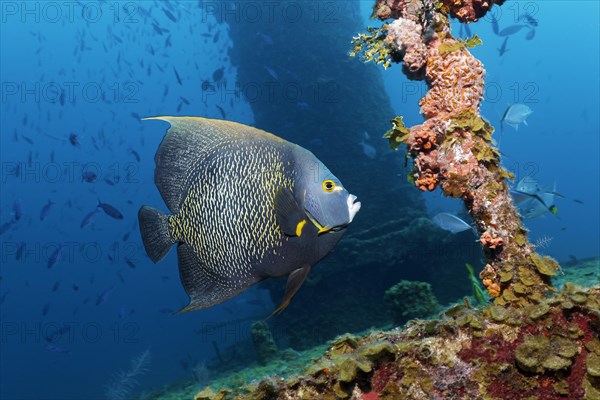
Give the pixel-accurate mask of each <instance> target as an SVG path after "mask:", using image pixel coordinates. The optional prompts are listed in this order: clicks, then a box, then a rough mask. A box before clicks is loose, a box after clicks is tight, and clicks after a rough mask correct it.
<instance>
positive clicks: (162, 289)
mask: <svg viewBox="0 0 600 400" xmlns="http://www.w3.org/2000/svg"><path fill="white" fill-rule="evenodd" d="M198 3H199V2H176V1H173V0H172V1H170V2H168V3H165V4H168V5H161V4H159V3H153V2H140V3H137V2H89V3H84V4H85V7H83V6H82V4H81V3H69V2H64V3H63V2H27V3H23V2H8V1H6V2H2V3H0V6H1V7H2V10H1V11H2V14H1V17H2V21H1V38H0V43H1V55H0V69H1V81H2V91H1V96H2V104H1V109H2V118H1V120H2V121H1V137H0V144H1V148H0V157H1V167H2V170H1V179H2V181H1V184H2V191H1V205H0V223H2V224H4V223H9V222H10V221H11V220H13V219H14V217H15V216H14V204H15V203H18V204H20V206H21V207H22V212H23V216H22V217H21V219H20V220H18V221H16V222H14V223H12V224H11V226H10V228H8V230H7V231H6V232H4V233H3V234H2V236H1V237H0V238H1V240H2V249H1V263H2V267H1V271H0V275H1V277H2V280H1V281H0V298H1V300H2V301H1V309H0V318H1V323H0V346H1V352H0V397H1V398H3V399H96V398H104V387H105V385H106V384H107V382H109V381H110V379H111V377H112V376H113V375H114V374H115V373H116V372H117V371H119V370H127V369H128V368H129V363H130V360H131V359H132V358H133V357H136V356H139V355H140V354H142V353H143V352H144V351H146V350H149V353H150V354H151V361H150V367H149V368H148V371H147V373H145V374H143V375H141V376H140V378H139V384H138V385H137V386H136V390H135V391H139V390H149V389H151V388H157V387H160V386H162V385H165V384H169V383H173V382H175V381H177V380H180V379H184V378H189V376H190V372H189V370H186V369H185V368H184V366H183V365H182V360H184V362H183V364H185V363H189V364H195V363H197V362H201V361H202V360H207V359H210V358H211V357H213V356H214V347H213V341H215V342H218V344H219V346H220V347H221V348H226V347H227V346H228V345H230V344H232V343H234V342H236V341H239V340H242V339H245V338H247V337H248V323H247V322H235V321H236V320H243V319H245V318H246V317H249V316H252V315H255V316H257V317H262V316H264V311H263V310H262V308H261V307H257V306H256V303H257V301H256V300H257V299H258V300H259V301H258V303H261V302H262V303H264V304H266V306H267V307H268V308H269V309H272V305H271V304H270V303H269V302H270V301H269V300H268V299H267V295H266V293H265V291H262V290H260V289H251V290H250V291H248V292H246V293H244V294H243V295H242V296H240V297H238V298H236V299H233V300H232V301H230V302H228V303H226V304H224V305H219V306H216V307H214V308H211V309H208V310H204V311H201V312H193V313H187V314H183V315H177V316H173V315H171V313H172V311H176V310H178V309H179V308H181V307H183V306H184V305H185V304H186V303H187V297H186V295H185V292H184V291H183V289H182V287H181V285H180V283H179V278H178V272H177V268H176V256H175V254H174V252H171V253H170V254H169V255H168V256H167V258H166V259H165V260H164V261H163V262H161V263H160V264H159V265H154V264H152V263H151V262H150V260H149V259H148V258H147V257H146V255H145V253H144V250H143V247H142V244H141V239H140V236H139V233H138V229H137V221H136V219H137V210H138V208H139V207H140V205H142V204H150V205H155V206H159V205H160V206H161V207H162V204H163V203H162V200H161V198H160V196H159V194H158V191H157V190H156V188H155V186H154V183H153V168H154V162H153V156H154V152H155V150H156V148H157V146H158V144H159V143H160V140H161V139H162V136H163V134H164V129H165V127H164V124H161V123H157V122H141V121H140V119H139V117H143V116H152V115H202V116H206V117H211V118H221V116H222V115H221V111H220V110H219V109H218V108H217V107H216V106H217V105H219V106H221V107H222V108H223V109H224V111H225V112H226V117H227V118H228V119H232V120H235V121H239V122H243V123H247V124H252V122H253V116H252V112H251V109H250V106H249V104H248V102H247V101H246V100H245V99H244V98H243V96H242V97H238V96H236V95H235V94H232V93H229V94H226V95H225V98H221V97H219V96H216V95H213V94H212V93H207V92H206V91H203V90H201V88H202V82H203V81H204V80H210V79H211V77H212V74H213V72H214V71H215V70H217V69H219V68H221V67H224V68H225V69H224V73H225V78H224V79H226V80H228V81H229V82H234V81H235V79H236V78H235V76H236V70H235V68H234V67H232V66H231V65H230V63H229V59H228V56H227V50H226V49H227V47H228V46H231V45H232V43H231V42H230V40H229V39H228V37H227V26H226V25H218V24H217V23H216V21H215V20H214V19H213V18H212V17H211V16H210V15H207V14H206V13H205V12H204V10H203V9H202V8H201V7H199V6H200V5H201V4H198ZM200 3H202V2H200ZM204 3H207V2H204ZM567 4H568V8H569V10H576V11H573V12H565V8H567ZM370 6H371V4H370V2H366V1H364V2H361V11H362V12H363V15H364V18H365V26H366V25H367V24H369V23H370V24H375V21H368V20H367V18H368V15H369V14H370V9H369V8H370ZM519 7H520V8H521V9H519ZM525 7H527V11H528V12H530V13H532V14H533V15H534V16H535V18H536V19H538V20H539V27H538V28H537V29H536V35H535V38H534V39H533V40H525V32H521V33H517V34H515V35H513V36H511V37H510V40H509V43H508V47H509V51H508V52H507V53H506V54H505V55H504V56H502V57H499V56H498V51H497V48H498V47H500V46H501V44H502V41H503V38H500V37H498V36H496V35H494V34H493V32H492V30H491V27H490V23H489V21H488V20H482V21H481V22H480V23H478V24H475V25H472V26H471V27H470V28H471V30H472V32H473V33H477V34H478V35H479V36H480V37H481V38H482V39H483V41H484V45H483V46H480V47H478V48H476V49H474V50H473V53H474V54H475V56H476V57H478V58H479V59H480V60H481V61H482V62H483V63H484V65H485V68H486V70H487V77H486V82H487V91H486V100H485V102H484V103H483V108H482V112H483V115H484V116H485V117H486V118H488V119H489V120H490V122H491V123H492V124H493V125H494V126H496V127H499V121H500V118H501V116H502V114H503V113H504V110H505V109H506V107H507V106H508V105H509V104H512V103H524V104H527V105H529V107H531V109H533V111H534V113H533V114H532V115H531V116H530V117H529V119H528V126H521V127H520V128H519V130H518V132H517V131H515V130H514V129H513V128H511V127H505V129H504V133H503V135H502V139H501V142H500V150H501V151H502V153H503V154H504V155H505V158H504V164H505V166H506V167H507V168H508V169H509V170H511V171H512V172H514V173H515V174H516V176H517V179H520V178H521V177H523V176H526V175H529V176H534V177H535V178H536V179H538V180H539V182H540V183H541V184H542V185H544V186H552V185H553V183H554V182H556V188H557V189H556V190H557V192H559V193H560V194H561V195H563V196H564V198H558V199H556V205H557V207H558V210H559V212H558V214H557V215H550V214H549V215H546V216H545V217H544V218H539V219H535V220H530V221H527V222H526V224H527V227H528V228H529V229H530V230H531V237H532V239H533V240H534V241H535V240H536V239H537V238H540V237H543V236H548V237H550V238H552V241H551V243H550V245H549V246H548V247H547V248H545V249H544V253H545V254H548V255H551V256H554V257H556V258H557V259H559V260H567V259H569V257H570V256H575V257H577V258H583V257H588V256H597V255H598V254H599V242H598V237H599V226H600V221H599V207H598V204H599V203H600V199H599V185H598V182H599V181H600V176H599V175H600V173H599V170H600V168H599V159H600V157H599V148H600V144H599V136H600V135H599V130H600V128H599V126H600V121H599V116H598V110H599V108H600V104H599V91H598V89H599V75H600V74H599V71H600V66H599V52H598V49H599V43H598V40H599V36H600V35H598V33H599V22H598V15H599V9H598V8H599V7H598V3H597V2H590V1H580V2H577V1H570V2H568V3H567V2H566V1H556V2H509V4H507V5H506V6H504V7H502V8H501V11H502V14H501V15H499V16H498V20H499V23H500V26H501V27H506V26H509V25H511V24H513V23H515V15H519V14H520V13H522V12H523V10H524V9H525ZM164 8H166V9H168V10H171V13H172V14H174V15H175V16H176V18H177V23H173V22H172V21H171V20H170V18H169V16H168V15H167V13H165V12H164V11H163V9H164ZM147 13H150V14H151V16H148V15H147ZM153 23H154V24H155V26H153ZM156 27H158V30H159V31H161V29H168V32H167V31H161V32H160V33H158V32H157V29H156ZM459 29H460V28H459V25H458V24H456V25H455V31H456V32H458V30H459ZM216 32H220V34H219V36H218V37H217V39H216V40H215V34H216ZM203 34H206V36H203ZM350 39H351V38H348V42H349V41H350ZM167 41H169V42H170V44H169V43H167ZM348 47H349V48H350V44H348ZM152 53H154V54H152ZM350 62H359V61H358V60H357V59H354V60H351V61H350ZM325 67H326V66H324V68H325ZM161 69H162V70H161ZM175 71H177V74H178V75H179V79H180V80H181V82H182V83H181V84H179V83H178V77H177V76H176V73H175ZM382 73H383V76H384V81H385V84H386V89H387V92H388V95H389V96H390V98H391V100H392V104H393V107H394V110H395V112H396V113H397V114H398V115H403V116H404V117H405V121H406V122H407V124H409V125H412V124H416V123H419V122H420V121H421V118H420V116H419V113H418V106H417V103H418V100H419V98H420V97H421V96H422V94H424V92H425V86H424V85H423V84H422V83H421V82H414V81H408V80H407V79H406V78H405V77H404V75H403V74H402V73H401V72H400V68H399V67H392V68H391V69H390V70H388V71H386V72H382ZM182 98H184V99H185V101H184V100H182ZM187 103H189V104H187ZM71 133H74V134H76V135H78V140H79V142H80V144H79V145H78V146H74V145H72V144H71V143H70V142H69V140H68V137H69V134H71ZM380 133H381V134H383V132H380ZM372 135H374V136H377V135H378V134H377V135H375V134H374V133H372ZM496 140H497V141H500V138H499V135H497V137H496ZM136 154H137V155H139V161H138V160H137V158H136ZM340 157H343V155H340ZM17 169H19V170H20V171H19V173H18V176H17ZM84 171H93V172H94V173H95V174H96V176H97V177H96V180H95V182H91V183H89V182H84V181H83V180H82V172H84ZM415 190H416V189H415ZM357 195H358V196H359V197H360V193H357ZM425 197H426V202H427V206H428V208H429V210H430V211H431V213H432V214H433V213H436V212H439V211H458V210H460V207H461V205H460V203H459V202H458V201H452V200H448V199H443V198H441V197H440V195H439V192H434V193H431V194H426V195H425ZM49 200H51V201H52V202H53V203H54V205H52V206H51V207H50V210H49V212H48V215H47V217H46V218H45V219H44V220H43V221H41V220H40V212H41V210H42V208H43V207H44V205H45V204H46V203H47V202H48V201H49ZM98 200H100V201H102V202H105V203H108V204H111V205H113V206H114V207H116V208H117V209H118V210H119V211H120V212H121V213H122V214H123V216H124V218H123V219H114V218H111V217H110V216H109V215H107V214H106V213H104V212H102V211H100V212H99V213H97V215H95V218H94V219H93V222H92V223H91V224H89V225H88V226H85V227H83V228H81V227H80V225H81V222H82V220H83V218H84V217H85V215H86V214H88V213H90V212H92V211H94V209H95V208H96V205H97V202H98ZM573 200H578V201H581V202H583V204H581V203H580V202H575V201H573ZM21 243H25V247H24V248H22V249H23V253H22V254H21V256H20V258H19V259H17V252H18V248H19V247H20V244H21ZM59 247H60V248H61V251H60V257H59V259H58V261H57V262H56V263H54V265H52V267H51V268H48V264H49V259H50V258H51V255H52V253H53V252H55V251H56V250H57V249H58V248H59ZM57 282H58V283H57ZM282 284H283V282H282ZM56 285H58V287H57V288H56V290H53V288H54V287H55V286H56ZM43 314H45V315H43ZM225 321H234V322H232V323H230V324H229V325H226V327H225V328H215V329H209V330H208V331H206V332H208V333H207V334H204V335H203V334H199V333H198V332H199V331H201V329H202V328H203V327H206V326H213V325H217V324H219V323H221V322H225ZM64 325H69V326H70V330H68V331H67V332H64V333H62V334H56V332H57V330H58V329H59V328H61V327H62V326H64ZM47 337H50V339H52V340H51V342H52V343H49V342H48V340H47ZM49 344H50V345H51V346H49Z"/></svg>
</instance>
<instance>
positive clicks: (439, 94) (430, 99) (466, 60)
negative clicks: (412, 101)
mask: <svg viewBox="0 0 600 400" xmlns="http://www.w3.org/2000/svg"><path fill="white" fill-rule="evenodd" d="M426 77H427V81H428V83H429V86H430V90H429V91H428V92H427V94H426V95H425V97H424V98H423V99H421V101H420V102H419V105H420V106H421V113H423V115H424V116H425V117H426V118H431V117H434V116H436V115H438V114H440V113H442V112H446V113H451V112H454V111H456V110H460V109H463V108H466V107H470V108H472V109H473V110H477V109H478V108H479V104H480V102H481V100H482V98H483V89H484V81H483V78H484V77H485V69H484V68H483V64H482V63H481V62H479V60H477V59H476V58H475V57H473V56H472V55H471V53H469V52H468V51H466V50H464V49H460V50H457V51H454V52H451V53H449V54H445V55H442V54H441V53H440V52H439V51H438V46H430V47H429V59H428V61H427V72H426Z"/></svg>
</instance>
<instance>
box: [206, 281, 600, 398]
mask: <svg viewBox="0 0 600 400" xmlns="http://www.w3.org/2000/svg"><path fill="white" fill-rule="evenodd" d="M599 334H600V288H598V287H596V288H590V289H584V288H581V287H577V286H574V285H571V284H567V285H565V286H564V288H563V289H562V291H560V292H559V293H557V294H556V295H555V296H553V297H552V298H550V299H543V300H541V301H540V303H539V304H536V305H530V306H527V307H523V308H520V309H518V310H514V309H513V310H511V311H510V312H509V311H508V310H507V309H506V308H504V307H501V306H497V305H490V306H489V307H486V308H484V309H483V310H479V309H474V308H471V307H470V306H469V305H468V303H465V304H458V305H456V306H455V307H452V308H450V309H448V310H446V311H445V312H444V313H443V314H442V315H441V317H440V319H438V320H430V321H413V322H412V323H410V324H409V325H408V326H407V327H406V329H404V330H392V331H388V332H373V333H371V334H370V335H368V336H365V337H356V336H352V335H345V336H342V337H339V338H338V339H336V340H334V341H333V342H332V343H331V344H330V346H329V348H328V350H327V351H326V352H325V354H324V355H323V356H322V357H321V358H319V359H317V360H315V361H314V362H313V364H312V365H310V366H309V367H308V368H307V369H306V371H305V373H304V375H301V376H292V377H289V378H287V379H283V378H278V377H271V378H268V379H264V380H262V381H260V382H258V383H254V384H251V385H249V386H245V387H243V388H238V389H236V390H221V391H217V392H214V391H212V390H204V391H203V392H201V393H200V394H199V395H198V396H197V397H196V399H198V400H200V399H202V400H215V399H219V400H229V399H236V400H238V399H257V400H258V399H281V400H283V399H317V398H318V399H354V400H360V399H364V400H367V399H368V400H373V399H379V400H384V399H415V400H416V399H432V398H437V399H443V398H448V399H484V398H485V399H492V400H493V399H507V398H510V399H516V400H518V399H533V398H535V399H555V398H569V399H583V398H585V399H596V398H600V397H599V396H600V379H599V377H600V340H599V339H598V337H599Z"/></svg>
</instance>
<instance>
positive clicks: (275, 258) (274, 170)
mask: <svg viewBox="0 0 600 400" xmlns="http://www.w3.org/2000/svg"><path fill="white" fill-rule="evenodd" d="M147 119H154V120H162V121H166V122H169V123H170V125H171V127H170V128H169V130H168V131H167V134H166V136H165V137H164V139H163V141H162V143H161V144H160V146H159V148H158V150H157V153H156V156H155V158H154V159H155V162H156V170H155V174H154V177H155V183H156V186H157V187H158V190H159V191H160V194H161V195H162V197H163V200H164V201H165V203H166V204H167V207H168V208H169V210H170V211H171V212H172V214H170V215H167V214H164V213H162V212H160V211H159V210H156V209H154V208H151V207H148V206H143V207H142V208H140V210H139V213H138V216H139V225H140V231H141V234H142V239H143V242H144V248H145V249H146V253H147V254H148V256H149V257H150V259H151V260H152V261H153V262H155V263H157V262H159V261H160V260H161V259H162V258H163V257H164V256H165V255H166V254H167V253H168V252H169V249H170V248H171V246H172V245H174V244H177V255H178V260H179V274H180V278H181V282H182V284H183V286H184V288H185V291H186V292H187V294H188V296H189V297H190V302H189V304H188V305H187V306H186V307H184V308H183V309H182V310H180V312H184V311H192V310H199V309H203V308H207V307H211V306H214V305H216V304H219V303H222V302H224V301H225V300H228V299H230V298H232V297H234V296H236V295H238V294H240V293H241V292H243V291H244V290H246V289H248V288H249V287H250V286H251V285H254V284H255V283H257V282H260V281H262V280H264V279H267V278H271V277H283V276H288V281H287V286H286V290H285V295H284V298H283V301H282V302H281V305H280V306H279V307H278V308H277V309H276V310H275V311H274V313H278V312H281V311H282V310H283V309H284V308H285V307H286V306H287V305H288V304H289V302H290V301H291V299H292V297H293V296H294V294H295V293H296V291H297V290H298V289H299V288H300V286H301V285H302V282H304V280H305V278H306V276H307V275H308V273H309V272H310V270H311V268H312V266H314V265H315V264H316V263H317V262H318V261H319V260H321V259H322V258H323V257H325V256H326V255H327V254H328V253H329V252H330V251H331V250H332V249H333V247H334V246H335V245H336V244H337V242H338V241H339V240H340V239H341V237H342V236H343V234H344V232H345V231H346V228H347V227H348V225H349V224H350V223H351V222H352V220H353V219H354V216H355V215H356V213H357V212H358V211H359V209H360V203H359V202H357V201H356V196H354V195H351V194H350V193H348V191H347V190H346V189H345V188H344V187H343V186H342V184H341V182H340V181H339V180H338V179H337V178H336V177H335V176H334V175H333V174H332V173H331V172H330V171H329V169H328V168H327V167H326V166H325V165H324V164H323V163H322V162H321V161H319V160H318V159H317V158H316V157H315V156H314V155H313V154H312V153H311V152H310V151H308V150H306V149H304V148H302V147H300V146H298V145H296V144H293V143H290V142H287V141H285V140H283V139H281V138H279V137H277V136H274V135H272V134H270V133H267V132H265V131H262V130H259V129H256V128H253V127H250V126H246V125H242V124H239V123H235V122H230V121H223V120H212V119H206V118H199V117H153V118H147ZM308 171H315V172H316V176H315V173H313V172H311V173H307V172H308Z"/></svg>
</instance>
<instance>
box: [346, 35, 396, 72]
mask: <svg viewBox="0 0 600 400" xmlns="http://www.w3.org/2000/svg"><path fill="white" fill-rule="evenodd" d="M367 32H368V33H359V34H358V36H356V37H354V38H353V39H352V45H353V46H354V47H353V48H352V50H351V51H350V53H349V54H350V57H356V56H357V55H358V56H360V58H361V59H362V61H364V62H370V61H373V62H375V63H376V64H381V65H382V66H383V68H384V69H387V68H389V67H390V66H391V65H392V61H393V60H394V59H395V58H396V56H395V53H396V52H395V50H394V49H393V48H392V47H391V46H389V45H388V44H387V43H386V41H385V38H386V37H387V34H388V26H387V25H383V26H382V27H381V28H373V27H368V28H367Z"/></svg>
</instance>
